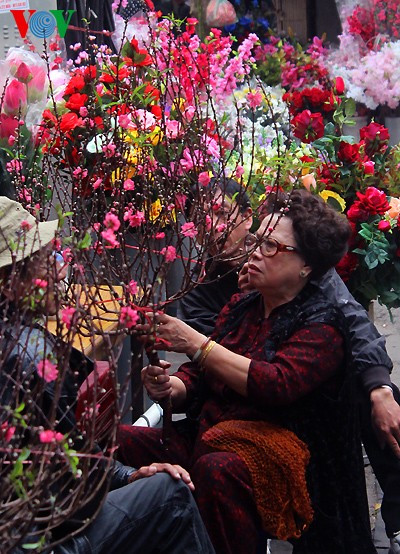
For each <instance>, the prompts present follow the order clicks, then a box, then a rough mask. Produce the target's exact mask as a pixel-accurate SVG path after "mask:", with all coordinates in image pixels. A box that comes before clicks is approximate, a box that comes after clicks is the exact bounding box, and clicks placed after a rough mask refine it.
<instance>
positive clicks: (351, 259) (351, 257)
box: [336, 252, 358, 281]
mask: <svg viewBox="0 0 400 554" xmlns="http://www.w3.org/2000/svg"><path fill="white" fill-rule="evenodd" d="M357 267H358V256H357V255H356V254H354V253H353V252H347V254H345V255H344V256H343V258H342V259H341V260H340V262H339V263H338V264H337V265H336V271H337V272H338V273H339V275H340V277H341V278H342V279H343V281H348V280H349V279H350V277H351V274H352V273H353V271H354V270H355V269H357Z"/></svg>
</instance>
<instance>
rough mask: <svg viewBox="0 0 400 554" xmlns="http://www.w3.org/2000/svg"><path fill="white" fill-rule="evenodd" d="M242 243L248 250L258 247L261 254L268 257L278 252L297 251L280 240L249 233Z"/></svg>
mask: <svg viewBox="0 0 400 554" xmlns="http://www.w3.org/2000/svg"><path fill="white" fill-rule="evenodd" d="M244 243H245V246H246V248H247V249H248V250H252V249H253V250H254V249H255V248H258V247H259V248H260V251H261V254H262V255H263V256H267V257H268V258H272V257H273V256H276V254H278V252H289V253H295V252H298V249H297V248H295V247H294V246H290V245H289V244H282V243H281V242H278V241H277V240H275V239H271V238H266V239H260V238H258V237H257V236H256V235H253V234H251V233H250V234H248V235H247V237H246V239H245V241H244Z"/></svg>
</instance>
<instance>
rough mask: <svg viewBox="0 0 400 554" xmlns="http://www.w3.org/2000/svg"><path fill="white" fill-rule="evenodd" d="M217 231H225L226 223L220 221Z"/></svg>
mask: <svg viewBox="0 0 400 554" xmlns="http://www.w3.org/2000/svg"><path fill="white" fill-rule="evenodd" d="M215 229H216V231H217V233H223V232H224V231H225V230H226V223H220V224H219V225H217V226H216V228H215Z"/></svg>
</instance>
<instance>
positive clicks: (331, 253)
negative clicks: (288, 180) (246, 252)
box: [267, 190, 351, 278]
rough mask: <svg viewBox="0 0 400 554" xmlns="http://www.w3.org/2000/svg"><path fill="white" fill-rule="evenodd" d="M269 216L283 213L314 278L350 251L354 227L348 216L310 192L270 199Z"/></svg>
mask: <svg viewBox="0 0 400 554" xmlns="http://www.w3.org/2000/svg"><path fill="white" fill-rule="evenodd" d="M267 207H268V212H269V213H283V214H284V217H289V218H290V219H291V221H292V224H293V233H294V238H295V240H296V243H297V246H298V249H299V251H300V253H301V255H302V256H303V258H304V260H305V262H306V264H307V265H309V266H310V267H311V268H312V276H313V277H316V278H318V277H321V276H322V275H323V274H324V273H325V272H326V271H328V269H330V268H331V267H334V266H335V265H336V264H337V263H339V261H340V260H341V259H342V257H343V256H344V254H345V253H346V251H347V245H348V240H349V238H350V235H351V227H350V224H349V222H348V221H347V218H346V216H344V215H343V214H341V213H339V212H337V211H336V210H335V209H333V208H332V207H331V206H329V205H328V204H327V203H326V202H325V201H324V200H323V199H322V198H321V197H320V196H317V195H315V194H311V193H310V192H308V191H307V190H294V191H293V192H291V193H290V194H285V193H278V194H273V195H270V198H269V199H268V201H267Z"/></svg>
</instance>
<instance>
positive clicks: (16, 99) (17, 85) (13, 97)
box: [3, 79, 27, 115]
mask: <svg viewBox="0 0 400 554" xmlns="http://www.w3.org/2000/svg"><path fill="white" fill-rule="evenodd" d="M3 110H4V112H5V113H6V114H7V115H17V114H18V113H19V111H21V113H22V115H25V114H26V110H27V95H26V86H25V85H24V84H23V83H21V82H20V81H17V79H13V80H12V81H11V82H10V83H9V84H8V85H7V88H6V91H5V94H4V102H3Z"/></svg>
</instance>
